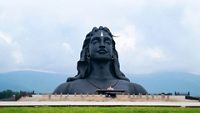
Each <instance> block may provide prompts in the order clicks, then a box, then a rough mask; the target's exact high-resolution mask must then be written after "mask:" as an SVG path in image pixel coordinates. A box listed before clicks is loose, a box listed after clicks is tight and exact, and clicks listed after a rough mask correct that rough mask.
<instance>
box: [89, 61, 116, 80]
mask: <svg viewBox="0 0 200 113" xmlns="http://www.w3.org/2000/svg"><path fill="white" fill-rule="evenodd" d="M91 69H92V70H91V73H90V76H89V79H96V80H109V79H114V76H113V73H112V72H111V61H105V62H100V61H98V62H97V61H91Z"/></svg>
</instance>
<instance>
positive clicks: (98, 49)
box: [54, 26, 147, 95]
mask: <svg viewBox="0 0 200 113" xmlns="http://www.w3.org/2000/svg"><path fill="white" fill-rule="evenodd" d="M77 70H78V74H77V75H76V76H74V77H69V78H68V79H67V82H65V83H62V84H60V85H59V86H58V87H57V88H56V89H55V91H54V94H55V93H56V94H74V93H77V94H94V93H95V92H96V90H99V89H108V88H111V89H116V90H117V89H120V90H121V89H122V90H125V91H126V92H127V93H129V94H136V95H137V94H147V91H146V90H145V89H144V88H143V87H142V86H141V85H139V84H136V83H132V82H130V80H129V79H128V78H127V77H126V76H125V75H124V74H123V73H122V72H121V71H120V66H119V61H118V53H117V51H116V48H115V41H114V39H113V35H112V33H111V32H110V30H109V29H108V28H107V27H102V26H100V27H99V28H97V27H94V28H93V29H92V31H91V32H89V33H88V34H87V35H86V38H85V40H84V43H83V47H82V51H81V54H80V60H79V61H78V63H77Z"/></svg>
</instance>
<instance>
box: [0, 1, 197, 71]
mask: <svg viewBox="0 0 200 113" xmlns="http://www.w3.org/2000/svg"><path fill="white" fill-rule="evenodd" d="M199 6H200V1H199V0H0V72H8V71H14V70H39V71H48V72H56V73H62V74H76V73H77V71H76V63H77V61H78V60H79V56H80V51H81V47H82V44H83V40H84V38H85V35H86V34H87V33H88V32H90V31H91V30H92V28H93V27H94V26H97V27H99V26H100V25H101V26H107V27H108V28H109V29H110V30H111V32H112V33H113V34H114V35H116V36H119V37H115V38H114V39H115V41H116V48H117V50H118V53H119V60H120V65H121V70H122V72H124V73H129V74H143V73H152V72H158V71H183V72H189V73H196V74H200V7H199Z"/></svg>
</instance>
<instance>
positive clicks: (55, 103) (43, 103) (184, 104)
mask: <svg viewBox="0 0 200 113" xmlns="http://www.w3.org/2000/svg"><path fill="white" fill-rule="evenodd" d="M3 106H175V107H200V102H92V101H90V102H86V101H84V102H83V101H40V102H38V101H37V102H36V101H30V102H27V101H20V102H19V101H18V102H8V101H6V102H2V101H0V107H3Z"/></svg>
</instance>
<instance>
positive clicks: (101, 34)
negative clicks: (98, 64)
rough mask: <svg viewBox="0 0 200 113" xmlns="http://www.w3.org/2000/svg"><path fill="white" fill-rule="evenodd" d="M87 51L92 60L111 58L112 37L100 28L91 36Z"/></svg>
mask: <svg viewBox="0 0 200 113" xmlns="http://www.w3.org/2000/svg"><path fill="white" fill-rule="evenodd" d="M89 53H90V58H91V59H93V60H111V59H112V53H113V44H112V37H110V35H109V34H108V33H107V32H105V31H102V30H99V31H98V32H96V33H95V34H94V35H93V36H92V37H91V40H90V44H89Z"/></svg>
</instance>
